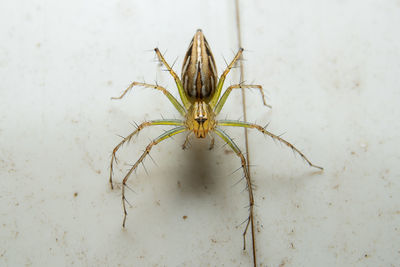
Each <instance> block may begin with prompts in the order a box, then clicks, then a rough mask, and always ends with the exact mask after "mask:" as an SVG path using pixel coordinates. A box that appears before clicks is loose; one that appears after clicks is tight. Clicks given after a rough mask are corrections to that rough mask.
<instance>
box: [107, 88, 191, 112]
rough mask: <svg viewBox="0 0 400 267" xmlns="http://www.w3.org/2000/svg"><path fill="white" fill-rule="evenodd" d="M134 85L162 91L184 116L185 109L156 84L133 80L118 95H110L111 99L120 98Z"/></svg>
mask: <svg viewBox="0 0 400 267" xmlns="http://www.w3.org/2000/svg"><path fill="white" fill-rule="evenodd" d="M134 86H143V87H146V88H153V89H156V90H159V91H161V92H163V93H164V95H165V96H166V97H168V99H169V101H170V102H171V103H172V105H174V107H175V108H176V110H178V111H179V113H180V114H181V115H182V116H183V117H185V115H186V109H185V108H184V107H183V106H182V105H181V104H180V103H179V102H178V100H176V98H175V97H174V96H173V95H171V93H170V92H168V90H167V89H165V88H164V87H161V86H158V85H153V84H147V83H140V82H133V83H131V84H130V85H129V86H128V88H126V89H125V91H124V92H123V93H122V94H121V95H120V96H119V97H111V99H122V98H123V97H124V96H125V95H126V93H128V92H129V91H130V90H131V89H132V88H133V87H134Z"/></svg>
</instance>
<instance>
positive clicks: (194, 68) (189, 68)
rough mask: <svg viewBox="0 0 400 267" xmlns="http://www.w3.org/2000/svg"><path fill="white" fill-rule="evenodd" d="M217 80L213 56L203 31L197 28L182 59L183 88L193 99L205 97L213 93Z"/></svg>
mask: <svg viewBox="0 0 400 267" xmlns="http://www.w3.org/2000/svg"><path fill="white" fill-rule="evenodd" d="M217 80H218V77H217V68H216V66H215V61H214V56H213V54H212V53H211V49H210V47H209V45H208V43H207V40H206V38H205V37H204V34H203V32H202V31H201V30H197V32H196V34H195V35H194V37H193V39H192V41H191V43H190V45H189V48H188V51H187V52H186V55H185V59H184V60H183V66H182V84H183V89H184V90H185V93H186V95H187V96H188V98H189V99H191V100H193V101H195V100H202V99H207V98H209V97H210V96H212V95H213V94H214V92H215V88H216V86H217Z"/></svg>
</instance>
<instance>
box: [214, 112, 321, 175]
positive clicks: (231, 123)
mask: <svg viewBox="0 0 400 267" xmlns="http://www.w3.org/2000/svg"><path fill="white" fill-rule="evenodd" d="M217 125H218V126H233V127H244V128H251V129H257V130H258V131H260V132H262V133H263V134H265V135H268V136H270V137H271V138H272V139H274V140H277V141H279V142H281V143H283V144H285V145H286V146H288V147H290V148H291V149H292V150H293V151H294V152H296V153H297V154H299V155H300V156H301V157H302V158H303V159H304V160H305V161H306V162H307V163H308V165H310V166H311V167H314V168H317V169H320V170H323V169H324V168H322V167H319V166H317V165H314V164H312V163H311V161H310V160H309V159H308V158H307V157H306V156H305V155H304V154H303V153H302V152H301V151H300V150H298V149H297V148H296V147H295V146H294V145H292V144H291V143H289V142H288V141H286V140H285V139H283V138H281V137H279V136H277V135H275V134H273V133H271V132H269V131H267V130H265V128H264V127H262V126H260V125H257V124H254V123H248V122H243V121H232V120H220V121H218V122H217Z"/></svg>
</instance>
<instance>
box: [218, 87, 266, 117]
mask: <svg viewBox="0 0 400 267" xmlns="http://www.w3.org/2000/svg"><path fill="white" fill-rule="evenodd" d="M237 88H257V89H259V90H260V93H261V98H262V101H263V104H264V106H267V107H269V108H272V107H271V106H270V105H268V104H267V102H265V96H264V91H263V88H262V86H261V85H257V84H249V85H241V84H235V85H231V86H229V87H228V88H227V89H226V90H225V92H224V94H223V95H222V96H221V98H220V99H219V101H218V104H217V105H216V106H215V108H214V112H215V115H218V114H219V112H220V111H221V109H222V107H223V106H224V105H225V102H226V100H227V99H228V96H229V94H230V93H231V92H232V90H233V89H237Z"/></svg>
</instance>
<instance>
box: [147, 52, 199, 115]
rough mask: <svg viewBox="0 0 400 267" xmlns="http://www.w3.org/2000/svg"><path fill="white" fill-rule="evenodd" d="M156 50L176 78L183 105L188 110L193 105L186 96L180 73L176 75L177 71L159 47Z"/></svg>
mask: <svg viewBox="0 0 400 267" xmlns="http://www.w3.org/2000/svg"><path fill="white" fill-rule="evenodd" d="M154 51H155V52H156V54H157V57H158V58H159V59H160V61H161V62H162V63H163V64H164V66H165V67H166V68H167V70H168V71H169V73H170V74H171V76H172V77H173V78H174V80H175V83H176V87H178V91H179V95H180V97H181V100H182V103H183V106H184V107H185V108H186V110H188V109H189V107H190V106H191V103H190V101H189V99H188V97H187V96H186V93H185V90H184V89H183V85H182V82H181V79H179V77H178V75H176V73H175V71H174V70H173V69H172V68H171V67H170V66H169V65H168V63H167V61H166V60H165V58H164V57H163V55H162V54H161V53H160V50H158V48H154Z"/></svg>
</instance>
